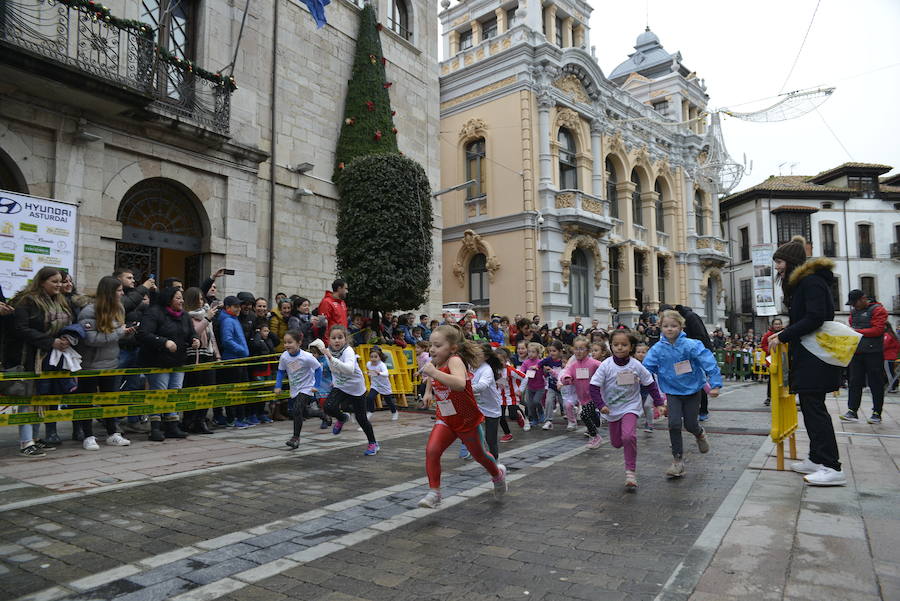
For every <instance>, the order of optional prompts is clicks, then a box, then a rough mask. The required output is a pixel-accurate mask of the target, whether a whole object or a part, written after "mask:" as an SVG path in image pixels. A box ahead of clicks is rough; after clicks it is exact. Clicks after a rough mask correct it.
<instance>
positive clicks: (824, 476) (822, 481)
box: [803, 466, 847, 486]
mask: <svg viewBox="0 0 900 601" xmlns="http://www.w3.org/2000/svg"><path fill="white" fill-rule="evenodd" d="M803 479H804V480H805V481H806V483H807V484H810V485H812V486H844V485H845V484H847V478H845V477H844V472H843V471H840V472H839V471H837V470H834V469H831V468H830V467H824V466H823V467H822V469H820V470H819V471H817V472H815V473H813V474H807V475H805V476H803Z"/></svg>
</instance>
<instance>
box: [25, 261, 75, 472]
mask: <svg viewBox="0 0 900 601" xmlns="http://www.w3.org/2000/svg"><path fill="white" fill-rule="evenodd" d="M62 280H63V276H62V273H61V272H60V271H59V270H58V269H56V268H55V267H42V268H41V269H40V270H39V271H38V272H37V273H36V274H35V276H34V279H33V280H31V284H29V286H28V288H26V289H25V290H24V291H23V292H22V293H20V294H19V295H17V297H18V298H17V299H16V298H14V299H13V300H12V301H11V304H13V305H14V306H15V308H16V311H15V315H14V317H13V331H14V332H15V336H16V338H17V339H18V340H19V341H20V342H21V343H22V354H21V357H22V365H23V366H24V368H25V371H33V372H36V373H41V372H42V371H43V370H44V367H45V362H44V360H45V359H46V358H47V357H48V356H49V355H50V353H51V352H52V351H53V350H54V349H56V350H59V351H65V350H66V349H68V348H69V341H68V340H66V339H65V338H62V337H60V336H59V335H58V334H59V333H60V332H61V331H62V330H63V328H65V327H66V326H68V325H71V324H72V308H71V307H70V306H69V303H68V302H67V301H66V298H65V297H64V296H63V294H62V292H61V289H62ZM58 385H59V382H57V381H56V380H38V381H37V382H35V388H36V390H35V392H36V394H54V393H56V394H61V393H62V392H63V391H62V390H58ZM54 388H56V390H54ZM44 409H47V410H53V409H56V407H55V406H52V405H51V406H47V407H44ZM19 410H20V411H32V409H31V408H28V407H20V408H19ZM44 427H45V432H46V438H45V439H44V440H38V441H37V442H35V440H34V438H33V434H34V431H35V430H38V431H39V429H40V426H37V427H34V428H33V427H32V426H31V424H26V425H22V426H19V446H20V449H19V453H21V454H22V456H23V457H40V456H42V455H44V454H45V453H44V449H48V450H49V449H53V448H55V445H58V444H61V443H62V441H61V440H60V438H59V435H58V434H57V432H56V422H48V423H46V424H45V425H44Z"/></svg>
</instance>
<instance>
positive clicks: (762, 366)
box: [753, 348, 769, 376]
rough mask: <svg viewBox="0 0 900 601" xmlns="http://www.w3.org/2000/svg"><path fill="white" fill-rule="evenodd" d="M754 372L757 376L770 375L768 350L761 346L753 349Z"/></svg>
mask: <svg viewBox="0 0 900 601" xmlns="http://www.w3.org/2000/svg"><path fill="white" fill-rule="evenodd" d="M753 373H754V374H756V375H757V376H768V375H769V363H768V362H767V361H766V352H765V351H764V350H762V349H761V348H758V349H756V350H755V351H753Z"/></svg>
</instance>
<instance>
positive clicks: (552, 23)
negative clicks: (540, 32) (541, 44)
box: [544, 4, 556, 44]
mask: <svg viewBox="0 0 900 601" xmlns="http://www.w3.org/2000/svg"><path fill="white" fill-rule="evenodd" d="M544 31H546V32H547V41H548V42H550V43H551V44H555V43H556V5H555V4H551V5H550V6H548V7H547V11H546V13H545V16H544Z"/></svg>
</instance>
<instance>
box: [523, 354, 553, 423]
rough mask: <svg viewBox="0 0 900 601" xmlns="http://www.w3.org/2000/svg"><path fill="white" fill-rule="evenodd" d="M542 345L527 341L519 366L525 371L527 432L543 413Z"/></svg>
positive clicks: (544, 388)
mask: <svg viewBox="0 0 900 601" xmlns="http://www.w3.org/2000/svg"><path fill="white" fill-rule="evenodd" d="M543 352H544V347H543V346H541V345H540V344H538V343H537V342H529V343H528V357H527V358H526V359H525V360H524V361H522V365H521V366H520V367H519V369H520V370H521V371H524V372H525V378H526V379H527V380H526V383H525V396H524V400H525V409H526V410H527V411H528V423H527V424H526V425H525V431H526V432H527V431H528V430H530V429H531V428H532V427H534V426H537V425H538V424H539V423H540V422H541V418H542V416H543V413H544V394H546V392H547V390H546V384H545V382H544V370H543V369H541V368H540V363H541V353H543Z"/></svg>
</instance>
